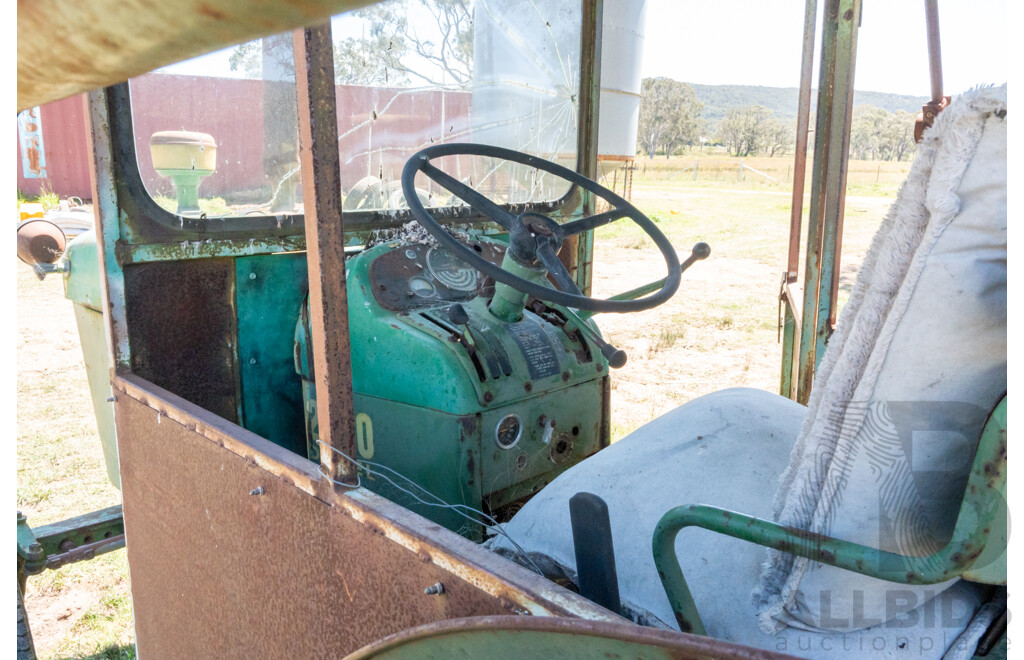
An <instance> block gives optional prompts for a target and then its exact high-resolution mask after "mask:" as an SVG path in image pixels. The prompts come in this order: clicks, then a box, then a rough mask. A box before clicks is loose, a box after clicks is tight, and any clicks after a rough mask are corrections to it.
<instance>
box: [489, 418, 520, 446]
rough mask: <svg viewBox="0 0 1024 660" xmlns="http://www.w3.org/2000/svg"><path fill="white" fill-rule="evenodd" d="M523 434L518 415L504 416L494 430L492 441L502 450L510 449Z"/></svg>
mask: <svg viewBox="0 0 1024 660" xmlns="http://www.w3.org/2000/svg"><path fill="white" fill-rule="evenodd" d="M522 434H523V422H522V420H521V419H519V415H506V416H505V417H503V418H502V419H501V421H500V422H498V426H497V428H495V429H494V440H495V442H497V443H498V446H499V447H501V448H502V449H511V448H512V447H514V446H515V444H516V443H517V442H519V437H520V436H521V435H522Z"/></svg>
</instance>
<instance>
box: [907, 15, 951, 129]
mask: <svg viewBox="0 0 1024 660" xmlns="http://www.w3.org/2000/svg"><path fill="white" fill-rule="evenodd" d="M924 15H925V22H926V24H927V26H928V72H929V75H930V77H931V83H932V100H931V101H929V102H928V103H925V104H924V106H923V107H922V108H921V114H919V115H918V116H917V121H916V122H914V142H920V141H921V138H922V137H923V136H924V131H925V129H926V128H928V127H930V126H931V125H932V124H933V123H934V122H935V118H936V117H937V116H938V114H939V113H940V112H942V109H943V108H945V107H946V106H947V105H949V97H948V96H943V95H942V47H941V45H940V43H939V3H938V0H924Z"/></svg>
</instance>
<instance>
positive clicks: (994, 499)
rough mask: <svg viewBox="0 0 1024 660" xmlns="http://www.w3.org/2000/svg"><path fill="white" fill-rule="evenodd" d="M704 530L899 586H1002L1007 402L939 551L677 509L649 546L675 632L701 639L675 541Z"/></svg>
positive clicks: (988, 432) (713, 510) (982, 445)
mask: <svg viewBox="0 0 1024 660" xmlns="http://www.w3.org/2000/svg"><path fill="white" fill-rule="evenodd" d="M686 527H702V528H704V529H707V530H711V531H713V532H718V533H719V534H725V535H727V536H732V537H735V538H738V539H743V540H744V541H749V542H751V543H756V544H758V545H762V546H765V547H769V548H774V549H775V550H779V551H781V552H788V553H791V554H794V555H797V556H799V557H806V558H808V559H812V560H814V561H818V562H821V563H823V564H829V565H831V566H837V567H839V568H843V569H846V570H848V571H853V572H855V573H861V574H863V575H868V576H871V577H875V578H880V579H882V580H888V581H890V582H899V583H902V584H935V583H937V582H944V581H946V580H949V579H952V578H955V577H962V578H964V579H965V580H969V581H971V582H980V583H983V584H993V585H1005V584H1006V539H1007V532H1008V518H1007V506H1006V395H1003V398H1002V400H1001V401H1000V402H999V404H998V405H997V406H996V407H995V409H994V410H993V411H992V413H991V414H990V415H989V418H988V421H987V422H986V424H985V427H984V429H983V430H982V432H981V439H980V440H979V442H978V449H977V451H976V452H975V455H974V463H973V465H972V466H971V473H970V476H969V477H968V481H967V488H966V489H965V491H964V497H963V500H962V502H961V505H960V513H959V515H958V517H957V521H956V526H955V527H954V529H953V536H952V538H951V539H950V541H949V542H948V543H947V544H946V546H945V547H943V548H942V549H941V550H939V551H937V552H935V553H934V554H931V555H925V556H920V557H915V556H906V555H900V554H896V553H892V552H886V551H884V550H879V549H877V548H871V547H868V546H865V545H860V544H858V543H851V542H849V541H842V540H840V539H835V538H832V537H829V536H823V535H820V534H814V533H812V532H808V531H805V530H801V529H796V528H793V527H787V526H783V525H779V524H778V523H774V522H771V521H769V520H762V519H760V518H754V517H752V516H747V515H744V514H742V513H736V512H735V511H729V510H727V509H723V508H720V507H714V506H708V505H705V504H689V505H685V506H680V507H676V508H674V509H672V510H670V511H669V512H668V513H666V514H665V515H664V516H662V518H661V520H659V521H658V525H657V527H656V528H655V530H654V538H653V540H652V545H653V550H654V564H655V566H656V567H657V569H658V575H659V577H661V583H662V586H663V587H664V588H665V593H666V594H667V595H668V599H669V602H670V603H671V604H672V610H673V612H674V613H675V617H676V621H677V622H678V623H679V629H680V630H682V631H684V632H693V633H696V634H700V635H704V634H706V632H705V630H704V624H703V622H702V621H701V619H700V615H699V614H698V612H697V606H696V604H695V603H694V601H693V596H692V595H691V593H690V588H689V587H688V586H687V584H686V579H685V578H684V577H683V571H682V569H681V568H680V567H679V558H678V557H677V555H676V544H675V541H676V536H677V535H678V534H679V532H680V531H682V530H683V529H684V528H686Z"/></svg>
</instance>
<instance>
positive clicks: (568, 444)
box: [240, 245, 608, 538]
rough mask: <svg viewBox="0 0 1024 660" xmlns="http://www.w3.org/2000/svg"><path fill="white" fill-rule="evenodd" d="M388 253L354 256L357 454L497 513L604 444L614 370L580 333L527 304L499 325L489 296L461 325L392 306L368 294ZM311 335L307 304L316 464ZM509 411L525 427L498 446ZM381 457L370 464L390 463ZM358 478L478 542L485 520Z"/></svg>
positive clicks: (451, 500)
mask: <svg viewBox="0 0 1024 660" xmlns="http://www.w3.org/2000/svg"><path fill="white" fill-rule="evenodd" d="M391 249H393V246H391V245H381V246H377V247H375V248H372V249H371V250H368V251H367V252H365V253H364V254H361V255H358V256H356V257H352V258H351V259H349V261H348V262H347V268H348V278H347V286H348V289H347V293H348V298H349V328H350V337H351V342H352V380H353V391H354V393H355V396H354V403H355V413H356V445H357V447H358V450H359V454H360V455H359V457H358V458H359V459H360V460H367V461H372V462H373V464H379V465H383V466H387V468H390V469H391V470H394V471H397V472H398V473H400V474H401V475H403V476H404V477H407V478H408V479H410V480H412V482H414V483H415V484H418V485H419V486H422V487H423V488H426V489H427V490H428V491H429V492H430V493H431V494H433V495H435V496H437V497H439V498H441V499H442V500H443V501H444V502H446V503H448V504H454V505H463V506H468V507H472V508H473V509H482V508H484V507H489V508H490V509H491V510H497V509H499V508H501V507H504V506H506V505H508V504H511V503H513V502H515V501H517V500H519V499H522V498H523V497H525V496H527V495H530V494H532V493H534V492H536V491H538V490H540V488H542V487H543V486H544V485H546V484H547V483H549V482H550V481H551V479H553V478H554V477H555V476H557V475H558V474H559V473H561V472H562V471H563V470H564V469H566V468H567V467H569V466H571V465H573V464H575V463H577V462H579V461H580V460H582V459H583V458H584V457H585V456H588V455H590V454H593V453H594V452H596V451H597V450H598V449H600V448H601V447H602V446H605V445H607V437H606V436H607V425H606V424H602V414H603V412H602V411H603V410H604V406H603V404H604V403H605V402H604V399H605V397H606V393H605V391H604V388H603V387H602V384H603V382H604V379H605V378H606V376H607V372H608V366H607V362H606V361H605V360H604V358H603V357H602V356H601V354H600V351H599V350H598V349H597V347H596V346H593V345H592V344H590V343H589V342H587V340H585V339H583V338H582V337H580V336H579V335H578V334H577V335H576V336H575V337H574V338H570V337H569V336H568V335H567V334H566V333H565V332H563V331H562V330H560V329H559V328H557V327H555V326H554V325H552V324H551V323H550V322H549V321H547V320H545V319H542V318H540V317H539V316H537V314H535V313H534V312H532V311H529V310H524V311H523V314H522V319H521V320H519V321H516V322H509V321H502V320H500V319H498V318H496V317H494V316H493V315H492V314H491V313H490V312H489V311H488V310H487V300H486V299H484V298H483V297H477V298H475V299H473V300H471V301H467V302H464V303H462V306H463V308H464V310H465V312H466V314H467V316H468V317H469V319H470V320H469V322H468V323H466V324H465V325H464V326H461V327H459V328H458V329H457V328H456V327H455V326H454V325H453V324H452V323H451V321H450V320H449V319H448V318H447V315H446V314H445V312H444V310H445V308H446V307H447V304H448V303H441V304H440V305H439V306H437V307H433V308H427V309H416V310H410V311H407V312H397V313H396V312H392V311H388V310H387V309H384V308H383V307H381V306H380V305H379V304H378V303H377V301H376V299H375V298H374V297H373V293H372V291H370V290H369V288H370V284H369V282H370V277H369V266H370V264H371V263H372V262H373V260H374V259H375V258H377V257H379V256H381V255H383V254H384V253H385V252H387V251H389V250H391ZM240 279H244V278H240ZM562 313H564V314H567V315H568V316H574V315H572V313H571V312H567V311H563V312H562ZM574 321H575V322H576V323H577V324H578V325H582V324H583V321H582V320H580V319H579V318H575V319H574ZM456 333H462V334H463V337H464V343H463V341H460V340H459V339H458V337H457V336H456ZM310 341H311V339H310V330H309V324H308V310H307V308H306V307H303V311H302V313H301V314H300V315H299V317H298V323H297V325H296V327H295V349H294V356H295V370H296V371H297V372H298V373H299V374H301V376H302V379H303V387H302V392H303V398H304V399H305V417H306V429H307V434H308V440H307V447H308V452H309V457H310V459H311V460H318V458H319V448H318V447H317V440H318V434H317V430H318V429H317V421H316V398H315V389H314V387H313V367H312V360H311V351H310ZM538 356H540V357H539V358H538ZM243 362H244V360H243ZM507 415H515V416H517V417H518V419H519V427H520V428H521V432H520V435H519V440H518V441H517V442H516V443H515V444H514V445H513V446H512V447H509V448H502V447H500V446H499V445H498V444H497V441H496V429H497V427H498V424H499V422H500V421H501V420H502V419H504V418H505V417H506V416H507ZM549 420H554V426H553V427H550V426H549V425H546V423H547V422H548V421H549ZM367 438H371V440H370V441H369V442H367V441H366V439H367ZM373 464H370V463H367V466H368V467H370V468H371V470H383V468H381V467H379V465H373ZM385 471H386V470H385ZM387 474H388V476H389V477H390V478H393V479H395V480H397V481H400V482H401V484H402V487H404V488H407V489H411V490H415V487H414V486H410V485H409V484H408V483H407V482H405V481H403V480H402V479H400V478H398V477H395V476H394V474H393V473H391V472H388V473H387ZM361 476H362V480H363V485H364V486H367V487H368V488H370V489H371V490H374V491H376V492H379V493H381V494H383V495H385V496H386V497H388V498H389V499H393V500H395V501H397V502H399V503H401V504H402V505H403V506H406V507H408V508H410V509H412V510H413V511H416V512H417V513H420V514H422V515H424V516H425V517H427V518H429V519H431V520H434V521H435V522H438V523H439V524H442V525H444V526H446V527H448V528H450V529H452V530H454V531H458V532H460V533H462V534H464V535H466V536H469V537H471V538H480V534H481V533H482V527H480V525H478V524H474V523H472V522H471V521H468V520H466V519H465V517H463V516H461V515H459V514H458V513H456V512H455V511H453V510H451V509H446V508H444V507H438V506H429V505H426V504H424V503H422V502H418V501H417V500H416V498H413V497H411V496H410V495H409V494H408V493H403V492H402V491H401V490H399V489H398V488H396V487H395V486H394V485H392V484H389V483H388V481H387V479H384V478H382V477H381V476H380V475H373V474H371V473H370V472H368V471H365V470H364V471H361ZM419 497H420V498H421V499H429V496H427V495H425V494H423V493H419Z"/></svg>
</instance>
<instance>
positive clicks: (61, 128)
mask: <svg viewBox="0 0 1024 660" xmlns="http://www.w3.org/2000/svg"><path fill="white" fill-rule="evenodd" d="M39 124H40V126H41V128H42V134H43V150H44V155H45V158H46V169H45V173H46V176H45V178H38V177H34V176H31V175H32V173H31V172H25V171H24V164H23V160H24V159H23V158H22V146H21V141H20V140H19V141H18V147H17V148H18V154H17V156H18V190H19V191H21V193H22V194H25V195H28V196H35V195H38V194H39V193H40V192H41V191H42V188H43V186H44V185H45V186H46V187H47V188H49V189H52V190H53V191H54V192H57V193H59V194H60V195H61V196H62V197H68V196H71V195H76V196H78V197H81V198H83V199H88V198H90V197H92V188H91V186H90V184H89V155H88V153H87V151H86V149H87V147H86V140H85V97H84V95H81V94H80V95H78V96H72V97H70V98H66V99H62V100H60V101H54V102H53V103H48V104H46V105H44V106H41V107H40V108H39ZM15 130H17V129H15Z"/></svg>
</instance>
